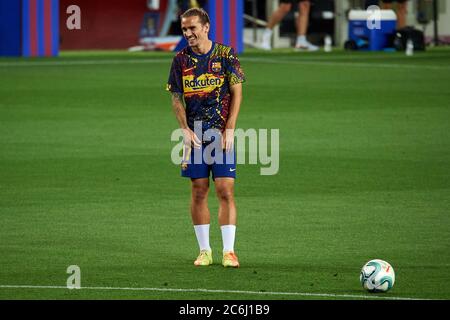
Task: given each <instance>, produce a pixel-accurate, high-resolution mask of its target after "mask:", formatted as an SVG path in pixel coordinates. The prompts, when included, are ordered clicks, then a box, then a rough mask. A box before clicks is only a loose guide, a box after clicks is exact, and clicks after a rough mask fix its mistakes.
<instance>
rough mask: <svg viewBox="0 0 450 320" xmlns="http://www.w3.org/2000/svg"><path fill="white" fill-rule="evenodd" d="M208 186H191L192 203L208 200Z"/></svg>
mask: <svg viewBox="0 0 450 320" xmlns="http://www.w3.org/2000/svg"><path fill="white" fill-rule="evenodd" d="M208 190H209V186H208V185H200V184H197V185H196V184H193V185H192V200H193V201H194V202H203V201H205V200H206V199H207V198H208Z"/></svg>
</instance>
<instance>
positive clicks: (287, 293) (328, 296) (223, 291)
mask: <svg viewBox="0 0 450 320" xmlns="http://www.w3.org/2000/svg"><path fill="white" fill-rule="evenodd" d="M0 288H4V289H66V290H69V289H68V288H67V287H65V286H31V285H0ZM74 290H104V291H112V290H118V291H162V292H199V293H226V294H227V293H236V294H248V295H269V296H302V297H324V298H353V299H356V298H361V299H385V300H427V299H421V298H407V297H390V296H385V297H383V296H375V295H353V294H333V293H310V292H272V291H245V290H214V289H200V288H198V289H172V288H127V287H125V288H119V287H81V288H80V289H74Z"/></svg>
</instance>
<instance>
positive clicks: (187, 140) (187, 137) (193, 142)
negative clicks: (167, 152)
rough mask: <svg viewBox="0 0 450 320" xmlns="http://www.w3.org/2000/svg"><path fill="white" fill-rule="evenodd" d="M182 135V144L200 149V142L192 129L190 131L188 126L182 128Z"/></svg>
mask: <svg viewBox="0 0 450 320" xmlns="http://www.w3.org/2000/svg"><path fill="white" fill-rule="evenodd" d="M183 136H184V145H185V146H193V147H194V148H196V149H200V147H201V145H202V142H201V141H200V139H199V138H198V137H197V136H196V134H195V133H194V131H192V130H191V129H189V128H186V129H183Z"/></svg>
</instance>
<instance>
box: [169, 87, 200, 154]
mask: <svg viewBox="0 0 450 320" xmlns="http://www.w3.org/2000/svg"><path fill="white" fill-rule="evenodd" d="M172 110H173V112H174V113H175V117H176V118H177V121H178V124H179V125H180V128H181V129H183V134H184V143H185V144H186V145H193V146H194V147H195V148H199V147H200V145H201V142H200V140H199V139H198V137H197V136H196V135H195V133H194V132H193V131H192V130H191V129H189V127H188V125H187V120H186V109H185V107H184V101H183V94H181V93H179V92H172Z"/></svg>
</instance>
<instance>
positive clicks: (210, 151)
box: [181, 144, 236, 179]
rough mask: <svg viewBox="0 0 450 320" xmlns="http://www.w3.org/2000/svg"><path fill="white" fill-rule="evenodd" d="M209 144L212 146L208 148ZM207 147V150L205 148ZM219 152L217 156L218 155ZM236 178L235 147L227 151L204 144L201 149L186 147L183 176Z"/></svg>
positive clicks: (194, 177)
mask: <svg viewBox="0 0 450 320" xmlns="http://www.w3.org/2000/svg"><path fill="white" fill-rule="evenodd" d="M208 146H210V147H209V148H208ZM205 149H206V150H205ZM216 153H217V156H216ZM211 173H212V178H213V179H215V178H221V177H227V178H234V179H235V178H236V153H235V151H234V149H232V150H231V151H230V152H225V150H222V149H221V148H217V149H214V148H212V146H211V145H210V144H209V145H206V144H202V147H201V148H200V149H195V148H193V147H190V148H189V147H188V148H186V147H185V148H184V152H183V161H182V163H181V176H182V177H186V178H191V179H199V178H209V176H210V174H211Z"/></svg>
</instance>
